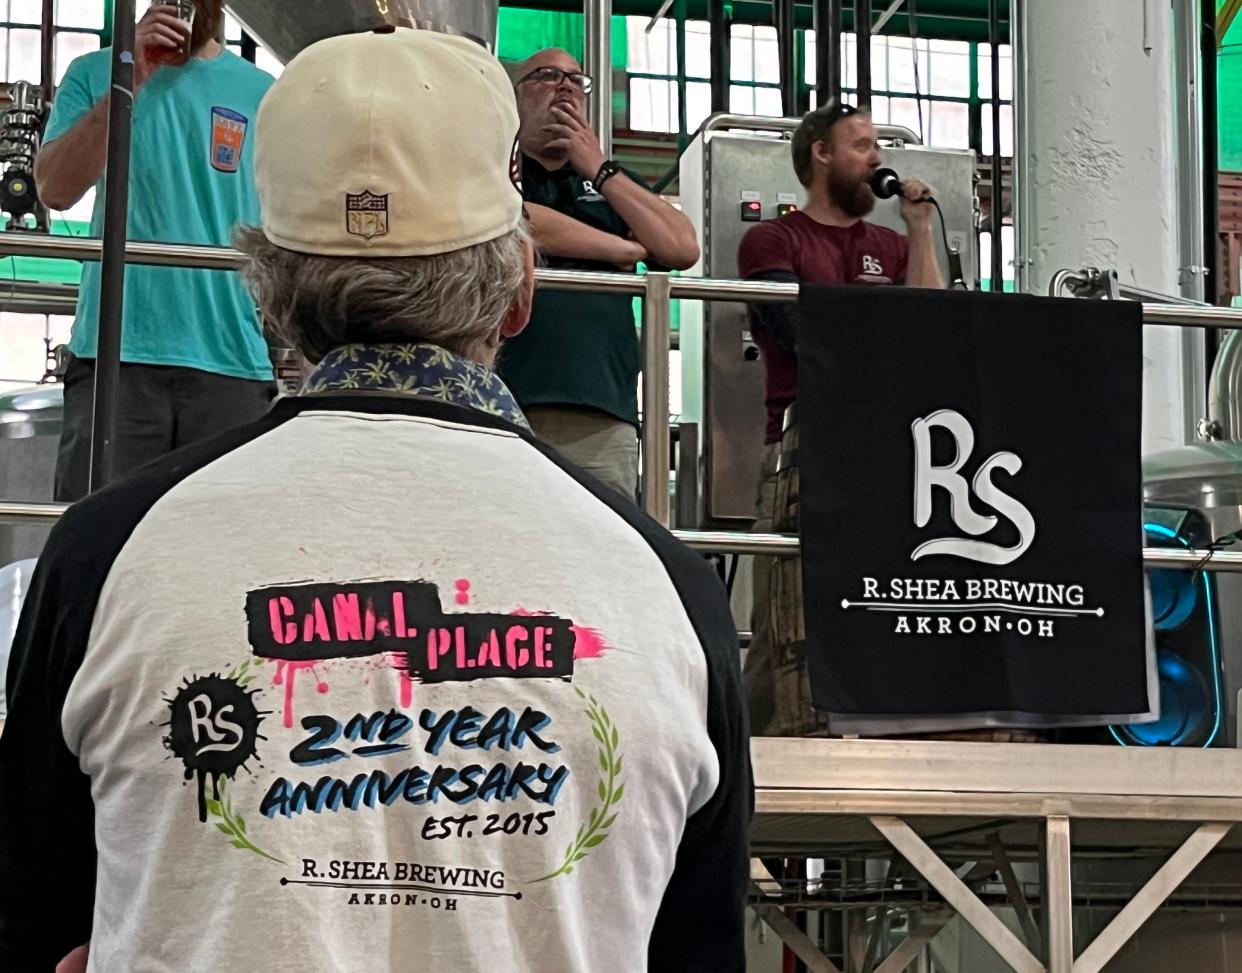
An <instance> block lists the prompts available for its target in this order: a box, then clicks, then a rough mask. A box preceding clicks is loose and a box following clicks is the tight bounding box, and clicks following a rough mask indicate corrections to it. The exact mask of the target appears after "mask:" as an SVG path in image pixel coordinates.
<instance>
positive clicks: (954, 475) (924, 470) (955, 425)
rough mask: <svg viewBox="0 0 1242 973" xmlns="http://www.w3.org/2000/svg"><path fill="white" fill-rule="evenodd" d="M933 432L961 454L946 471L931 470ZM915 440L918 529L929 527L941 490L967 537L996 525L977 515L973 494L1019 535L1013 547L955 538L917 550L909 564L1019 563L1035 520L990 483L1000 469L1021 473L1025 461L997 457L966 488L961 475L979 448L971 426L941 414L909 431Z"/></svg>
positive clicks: (993, 519)
mask: <svg viewBox="0 0 1242 973" xmlns="http://www.w3.org/2000/svg"><path fill="white" fill-rule="evenodd" d="M934 428H940V429H944V430H946V431H947V432H948V433H949V434H950V435H952V436H953V439H954V442H955V444H956V446H957V454H956V455H955V456H954V458H953V462H951V463H950V464H949V465H948V466H935V465H933V464H932V449H931V432H932V429H934ZM911 430H912V432H913V434H914V523H915V524H916V525H917V526H919V527H926V526H927V524H928V522H929V521H930V520H931V515H932V488H933V487H937V486H938V487H941V488H943V489H944V490H945V491H946V492H947V493H948V494H949V497H950V501H951V503H950V508H949V512H950V514H951V516H952V517H953V522H954V523H955V524H957V526H958V527H960V528H961V529H962V530H963V531H965V532H966V533H967V534H973V535H974V536H976V537H978V536H980V535H982V534H986V533H987V532H988V531H990V530H991V529H992V528H993V527H995V526H996V524H997V519H996V517H994V516H992V515H991V514H980V513H977V512H976V511H975V510H974V508H973V507H972V506H971V504H970V493H971V490H972V489H973V491H974V494H975V496H976V497H978V498H979V499H980V500H981V501H983V502H984V503H986V504H988V505H989V506H991V507H992V508H993V509H994V510H996V511H997V512H999V513H1001V514H1003V515H1004V516H1005V517H1006V518H1007V519H1008V520H1009V521H1011V522H1012V523H1013V525H1014V527H1016V528H1017V531H1018V542H1017V543H1016V544H1014V545H1013V546H1012V547H1003V546H1001V545H999V544H989V543H987V542H986V541H978V540H966V539H964V538H957V537H940V538H936V539H935V540H931V541H926V542H925V543H923V544H920V545H919V546H918V547H916V548H915V549H914V552H913V553H912V554H911V555H910V560H912V561H917V560H919V559H920V558H924V557H929V556H930V555H933V554H945V555H949V556H951V557H962V558H967V559H968V560H971V561H981V562H983V563H984V564H997V565H1000V564H1012V563H1013V562H1014V561H1016V560H1017V559H1018V558H1020V557H1021V556H1022V555H1023V554H1024V553H1025V552H1026V550H1027V549H1028V548H1029V547H1030V546H1031V542H1032V541H1033V540H1034V539H1035V518H1034V517H1033V516H1032V515H1031V512H1030V510H1028V509H1027V508H1026V507H1025V506H1024V505H1023V504H1022V503H1020V502H1019V501H1018V500H1015V499H1014V498H1013V497H1011V496H1010V495H1009V494H1007V493H1005V492H1004V491H1003V490H1001V489H1000V488H999V487H997V486H996V484H994V483H993V482H992V472H993V470H995V469H996V468H997V467H999V468H1000V469H1002V470H1004V471H1005V472H1007V473H1009V474H1010V475H1011V476H1012V475H1014V474H1016V473H1017V472H1018V471H1019V470H1020V469H1022V460H1021V459H1020V458H1019V457H1018V455H1017V454H1016V453H1010V452H999V453H994V454H993V455H992V456H989V457H988V458H987V459H986V460H985V461H984V462H983V465H982V466H980V467H979V470H978V471H977V472H976V473H975V475H974V479H973V480H971V482H970V483H969V484H968V483H967V482H966V478H965V477H964V476H962V475H961V473H960V470H961V469H962V467H963V466H965V465H966V461H967V460H969V459H970V454H971V452H972V451H973V450H974V447H975V433H974V430H973V429H972V428H971V425H970V422H969V421H968V420H967V419H966V417H965V416H963V415H962V414H961V413H960V412H954V411H953V410H952V409H941V410H940V411H938V412H933V413H932V414H931V415H929V416H927V417H925V418H922V419H916V420H915V421H914V423H913V425H912V426H911Z"/></svg>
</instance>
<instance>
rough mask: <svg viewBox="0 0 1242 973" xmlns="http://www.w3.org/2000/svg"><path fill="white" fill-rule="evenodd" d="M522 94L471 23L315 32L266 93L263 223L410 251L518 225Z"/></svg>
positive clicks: (317, 246)
mask: <svg viewBox="0 0 1242 973" xmlns="http://www.w3.org/2000/svg"><path fill="white" fill-rule="evenodd" d="M517 131H518V115H517V105H516V103H515V100H514V96H513V88H512V86H511V85H510V83H509V79H508V76H507V75H506V74H505V71H504V68H502V67H501V66H500V62H499V61H497V60H496V58H494V57H493V56H492V55H491V54H489V53H488V52H487V51H486V50H484V49H483V48H482V47H480V46H479V45H478V44H476V43H474V42H473V41H470V40H467V39H466V38H464V37H457V36H452V35H449V34H441V33H436V32H433V31H428V30H414V29H411V28H406V27H401V28H396V29H393V30H389V31H384V32H372V33H365V34H347V35H344V36H340V37H332V38H329V39H327V40H324V41H320V42H319V43H317V44H312V45H311V46H310V47H308V48H307V49H306V50H304V51H303V52H302V53H301V54H299V55H298V56H297V57H295V58H294V59H293V60H292V61H290V62H289V65H288V67H286V68H285V71H284V73H283V74H282V75H281V76H280V78H279V79H278V80H277V81H276V83H275V84H274V85H272V87H271V89H270V90H269V91H268V93H267V95H266V96H265V97H264V99H263V102H262V104H261V105H260V106H259V112H258V118H257V120H256V123H255V161H254V166H255V183H256V185H257V187H258V191H259V203H260V205H261V207H262V226H263V233H264V235H265V236H266V237H267V238H268V239H269V240H270V241H271V242H272V243H274V244H276V245H277V246H281V247H284V248H286V249H288V250H296V251H298V252H300V253H313V254H323V255H328V256H350V257H357V256H374V257H411V256H426V255H429V254H436V253H447V252H449V251H451V250H459V249H461V248H462V247H468V246H472V245H473V244H477V243H484V242H486V241H488V240H494V239H496V238H497V237H499V236H502V235H503V234H505V233H506V232H508V231H509V230H512V229H513V228H514V227H516V226H517V225H518V223H519V221H520V220H521V218H522V198H521V194H520V192H519V190H518V188H517V186H516V184H515V182H514V178H513V172H514V166H515V163H516V159H517Z"/></svg>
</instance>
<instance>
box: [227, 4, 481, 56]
mask: <svg viewBox="0 0 1242 973" xmlns="http://www.w3.org/2000/svg"><path fill="white" fill-rule="evenodd" d="M225 6H226V7H227V8H228V10H229V12H230V13H232V15H233V16H234V17H236V18H237V20H238V21H239V22H240V23H241V25H242V26H243V27H245V28H246V31H247V33H249V34H250V35H251V36H252V37H254V38H256V39H257V40H258V41H259V43H260V44H262V45H263V46H264V47H266V48H267V49H268V50H269V51H271V52H272V53H273V54H274V55H276V57H277V58H279V59H280V61H281V62H282V63H287V62H288V61H289V60H291V59H292V58H293V57H294V56H295V55H297V54H298V53H299V52H300V51H301V50H302V49H303V48H305V47H309V46H310V45H311V44H313V43H315V42H316V41H321V40H323V39H324V38H325V37H335V36H336V35H338V34H352V33H358V32H360V31H364V30H374V29H375V28H376V27H380V26H382V25H384V24H395V25H397V26H403V27H420V28H423V29H424V30H439V31H443V32H444V33H447V34H461V35H462V36H464V37H469V38H470V39H471V40H474V41H477V42H478V43H480V44H482V45H483V46H484V47H486V48H487V49H488V50H489V51H494V50H495V49H496V22H497V17H498V13H499V7H500V0H297V2H295V3H275V2H273V0H230V2H228V3H226V4H225Z"/></svg>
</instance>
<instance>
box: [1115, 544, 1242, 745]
mask: <svg viewBox="0 0 1242 973" xmlns="http://www.w3.org/2000/svg"><path fill="white" fill-rule="evenodd" d="M1143 529H1144V530H1145V531H1147V533H1149V534H1154V535H1156V536H1157V537H1163V538H1166V539H1168V540H1172V541H1177V542H1178V543H1179V544H1181V545H1182V546H1183V547H1187V548H1189V547H1190V542H1189V541H1187V540H1186V539H1185V538H1183V537H1180V536H1179V535H1178V534H1177V532H1176V531H1173V530H1170V529H1169V528H1168V527H1165V526H1163V525H1161V524H1144V525H1143ZM1200 580H1201V582H1202V584H1203V603H1204V610H1205V611H1206V612H1207V618H1208V645H1209V648H1210V650H1211V659H1212V689H1213V698H1214V701H1215V706H1214V711H1215V712H1214V716H1215V719H1214V722H1213V724H1212V732H1211V734H1209V736H1208V738H1207V740H1206V741H1204V743H1203V744H1202V746H1203V748H1204V749H1206V748H1207V747H1210V746H1211V745H1212V744H1213V743H1214V742H1215V741H1216V738H1217V737H1218V736H1220V731H1221V726H1222V724H1223V722H1224V718H1225V692H1224V687H1223V686H1222V685H1221V678H1220V665H1221V663H1220V644H1219V642H1218V640H1217V636H1216V612H1215V607H1214V606H1213V604H1212V585H1211V581H1210V579H1209V578H1208V575H1207V572H1206V571H1204V572H1202V574H1201V577H1200ZM1152 607H1153V614H1154V613H1155V598H1154V597H1153V606H1152ZM1170 621H1171V619H1170V618H1169V617H1168V616H1165V618H1164V619H1163V622H1164V625H1165V626H1166V628H1165V630H1167V628H1172V627H1176V626H1173V625H1170V624H1169V622H1170ZM1182 621H1184V619H1182ZM1179 624H1180V623H1179ZM1188 671H1189V670H1187V669H1186V667H1185V663H1184V662H1183V661H1182V660H1181V659H1180V658H1178V657H1176V656H1173V657H1169V656H1166V657H1165V659H1164V660H1162V663H1161V674H1162V675H1165V676H1167V677H1168V681H1169V682H1170V683H1171V684H1173V685H1175V686H1176V685H1182V684H1185V679H1184V676H1185V675H1186V674H1187V673H1188ZM1166 722H1167V721H1166V715H1165V714H1164V712H1163V707H1162V710H1161V718H1160V719H1159V720H1158V721H1156V722H1155V723H1140V724H1136V725H1135V726H1134V728H1133V729H1130V728H1127V732H1129V733H1132V734H1134V735H1135V736H1136V737H1138V736H1140V734H1141V733H1142V731H1143V730H1144V729H1147V730H1148V731H1150V730H1151V729H1154V728H1156V727H1161V728H1165V729H1167V728H1168V727H1167V726H1166ZM1108 732H1109V733H1111V734H1112V736H1113V739H1114V740H1116V741H1117V742H1118V743H1119V744H1121V745H1122V746H1123V747H1127V746H1130V744H1129V743H1128V742H1126V740H1124V739H1122V737H1121V734H1119V733H1118V732H1117V729H1116V728H1115V727H1111V726H1110V727H1109V728H1108ZM1172 742H1173V745H1174V746H1176V745H1177V742H1176V738H1174V740H1173V741H1172Z"/></svg>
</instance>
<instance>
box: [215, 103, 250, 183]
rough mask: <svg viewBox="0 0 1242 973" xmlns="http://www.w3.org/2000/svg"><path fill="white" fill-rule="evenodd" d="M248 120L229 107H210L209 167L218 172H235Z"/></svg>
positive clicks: (238, 164) (239, 162) (243, 143)
mask: <svg viewBox="0 0 1242 973" xmlns="http://www.w3.org/2000/svg"><path fill="white" fill-rule="evenodd" d="M249 124H250V120H249V119H248V118H246V116H245V115H242V114H240V113H238V112H235V111H233V110H232V109H231V108H221V107H220V106H219V105H216V106H213V107H212V109H211V167H212V168H213V169H215V170H217V171H218V172H236V171H237V170H238V168H239V167H240V166H241V156H242V146H244V145H245V144H246V129H247V127H248V126H249Z"/></svg>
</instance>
